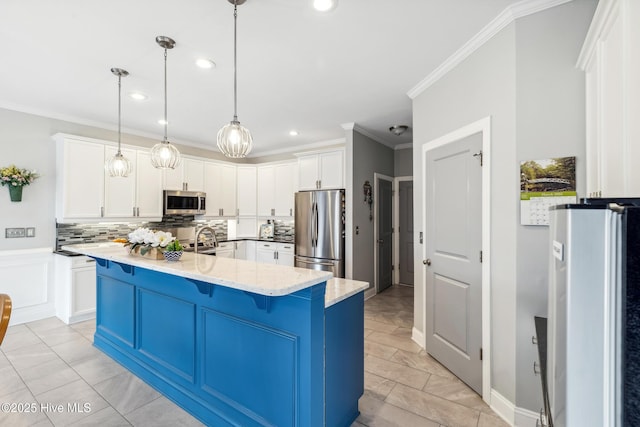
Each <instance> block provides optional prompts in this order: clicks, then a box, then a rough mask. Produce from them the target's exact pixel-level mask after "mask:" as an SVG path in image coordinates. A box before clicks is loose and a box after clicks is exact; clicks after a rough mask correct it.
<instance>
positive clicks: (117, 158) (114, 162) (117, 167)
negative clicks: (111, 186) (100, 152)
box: [107, 151, 131, 178]
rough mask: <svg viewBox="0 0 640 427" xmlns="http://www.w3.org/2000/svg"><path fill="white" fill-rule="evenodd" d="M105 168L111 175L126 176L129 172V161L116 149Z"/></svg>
mask: <svg viewBox="0 0 640 427" xmlns="http://www.w3.org/2000/svg"><path fill="white" fill-rule="evenodd" d="M107 170H108V171H109V176H111V177H122V178H126V177H128V176H129V174H130V173H131V162H130V161H129V159H127V158H126V157H125V156H123V155H122V153H121V152H120V151H118V152H117V153H116V154H115V155H114V156H113V157H112V158H110V159H109V160H108V161H107Z"/></svg>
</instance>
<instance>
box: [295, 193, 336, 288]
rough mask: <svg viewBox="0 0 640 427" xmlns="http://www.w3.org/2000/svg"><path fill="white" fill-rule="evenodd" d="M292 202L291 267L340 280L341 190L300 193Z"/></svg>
mask: <svg viewBox="0 0 640 427" xmlns="http://www.w3.org/2000/svg"><path fill="white" fill-rule="evenodd" d="M295 201H296V204H295V227H296V233H295V242H296V248H295V266H296V267H303V268H310V269H313V270H322V271H330V272H332V273H333V276H334V277H344V268H345V267H344V221H345V211H344V206H345V205H344V190H317V191H300V192H298V193H296V197H295Z"/></svg>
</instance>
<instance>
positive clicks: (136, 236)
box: [124, 227, 175, 259]
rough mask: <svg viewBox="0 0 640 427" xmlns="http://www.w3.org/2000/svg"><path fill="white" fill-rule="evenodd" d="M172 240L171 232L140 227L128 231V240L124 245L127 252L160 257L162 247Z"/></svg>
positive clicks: (155, 257)
mask: <svg viewBox="0 0 640 427" xmlns="http://www.w3.org/2000/svg"><path fill="white" fill-rule="evenodd" d="M174 240H175V237H173V236H172V235H171V233H167V232H164V231H153V230H150V229H148V228H145V227H140V228H137V229H135V230H134V231H132V232H131V233H129V241H128V242H127V243H125V244H124V246H125V247H127V248H128V251H129V254H138V255H140V256H145V257H147V258H154V259H162V258H163V255H162V253H163V251H164V248H166V247H167V246H168V245H169V244H170V243H171V242H173V241H174Z"/></svg>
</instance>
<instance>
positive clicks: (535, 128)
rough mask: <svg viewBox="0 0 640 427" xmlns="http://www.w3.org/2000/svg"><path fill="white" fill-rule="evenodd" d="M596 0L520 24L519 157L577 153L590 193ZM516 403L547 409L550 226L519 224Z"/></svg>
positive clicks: (582, 187)
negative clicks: (543, 346)
mask: <svg viewBox="0 0 640 427" xmlns="http://www.w3.org/2000/svg"><path fill="white" fill-rule="evenodd" d="M595 3H596V2H595V0H594V1H590V0H581V1H578V2H575V1H574V2H571V3H569V4H567V5H566V6H563V7H557V8H555V9H553V10H551V11H550V12H549V13H538V14H535V15H531V16H529V17H526V18H523V19H521V20H519V21H518V22H517V25H516V52H517V55H516V93H517V97H516V111H517V113H516V114H517V119H516V134H517V145H516V160H517V162H518V163H519V162H520V161H524V160H536V159H547V158H552V157H565V156H576V169H577V171H576V175H577V178H578V179H577V185H578V188H577V191H578V194H579V195H582V196H584V195H585V193H584V191H585V184H586V180H585V179H586V178H585V154H586V152H585V150H586V147H585V126H586V125H585V101H584V97H585V85H584V73H583V72H582V71H580V70H579V69H577V68H576V67H575V63H576V59H577V57H578V54H579V53H580V49H581V47H582V43H583V41H584V37H585V35H586V32H587V29H588V26H589V23H590V21H591V17H592V16H593V12H594V8H595ZM516 244H517V276H516V278H517V280H516V283H517V291H516V292H517V293H516V307H517V311H516V316H517V317H516V372H517V377H516V405H517V406H518V407H524V408H527V409H531V410H535V411H537V410H539V408H540V407H542V399H541V394H540V387H539V386H540V377H539V376H535V375H534V374H533V369H532V365H533V361H534V360H537V359H538V356H537V348H536V346H534V345H532V344H531V336H532V335H534V334H535V328H534V323H533V316H536V315H546V314H547V283H548V262H549V261H548V258H547V256H548V255H547V251H548V247H549V227H539V226H524V225H518V226H517V233H516Z"/></svg>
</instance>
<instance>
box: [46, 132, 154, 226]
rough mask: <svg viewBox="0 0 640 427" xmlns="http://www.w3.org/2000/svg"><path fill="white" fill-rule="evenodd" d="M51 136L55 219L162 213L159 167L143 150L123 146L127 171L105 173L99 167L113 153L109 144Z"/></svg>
mask: <svg viewBox="0 0 640 427" xmlns="http://www.w3.org/2000/svg"><path fill="white" fill-rule="evenodd" d="M54 139H55V140H56V142H57V147H56V149H57V159H56V170H57V178H56V219H57V221H58V222H63V223H64V222H78V221H80V220H83V221H87V220H89V221H90V220H99V219H101V218H109V219H130V218H133V217H136V218H137V217H144V218H145V219H149V220H156V219H160V218H161V217H162V172H161V171H160V170H159V169H155V168H154V167H153V166H152V165H151V157H150V155H149V154H148V152H147V151H143V150H135V149H133V148H124V147H123V148H122V154H123V155H124V156H125V157H126V158H127V159H129V161H130V162H131V166H132V171H131V173H130V174H129V176H128V177H126V178H122V177H111V176H109V172H107V171H106V170H105V167H104V166H105V161H106V160H108V159H110V158H111V157H113V155H114V154H115V153H116V152H117V148H116V146H115V145H111V144H110V143H107V142H104V141H98V140H92V139H89V138H87V139H82V138H80V137H71V136H68V135H63V134H57V135H55V136H54Z"/></svg>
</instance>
